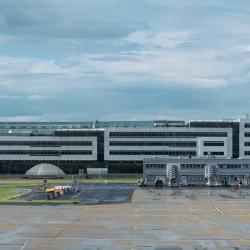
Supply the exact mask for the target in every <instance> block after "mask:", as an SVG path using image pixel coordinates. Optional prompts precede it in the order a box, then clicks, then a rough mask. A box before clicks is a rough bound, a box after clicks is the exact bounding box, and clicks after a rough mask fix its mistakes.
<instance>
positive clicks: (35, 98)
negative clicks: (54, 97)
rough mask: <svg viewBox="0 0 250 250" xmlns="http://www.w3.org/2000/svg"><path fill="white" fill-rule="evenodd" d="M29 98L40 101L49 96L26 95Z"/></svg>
mask: <svg viewBox="0 0 250 250" xmlns="http://www.w3.org/2000/svg"><path fill="white" fill-rule="evenodd" d="M27 98H28V99H29V100H33V101H40V100H46V99H48V98H49V96H44V95H30V96H28V97H27Z"/></svg>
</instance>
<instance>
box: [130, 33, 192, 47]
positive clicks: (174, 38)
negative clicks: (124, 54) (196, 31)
mask: <svg viewBox="0 0 250 250" xmlns="http://www.w3.org/2000/svg"><path fill="white" fill-rule="evenodd" d="M190 39H191V34H190V33H189V32H188V31H168V32H159V33H151V32H141V31H138V32H134V33H131V34H130V35H129V36H128V38H127V40H128V41H129V42H132V43H138V44H140V45H144V46H156V47H160V48H175V47H177V46H179V45H181V44H184V43H186V42H188V41H189V40H190Z"/></svg>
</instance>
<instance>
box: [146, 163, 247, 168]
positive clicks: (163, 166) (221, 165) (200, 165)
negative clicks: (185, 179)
mask: <svg viewBox="0 0 250 250" xmlns="http://www.w3.org/2000/svg"><path fill="white" fill-rule="evenodd" d="M205 165H206V164H181V165H180V166H181V168H185V169H188V168H192V169H193V168H205ZM218 167H219V168H250V165H248V164H218ZM146 168H166V164H146Z"/></svg>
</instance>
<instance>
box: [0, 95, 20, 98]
mask: <svg viewBox="0 0 250 250" xmlns="http://www.w3.org/2000/svg"><path fill="white" fill-rule="evenodd" d="M20 98H22V97H21V96H16V95H0V99H20Z"/></svg>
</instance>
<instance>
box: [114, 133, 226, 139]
mask: <svg viewBox="0 0 250 250" xmlns="http://www.w3.org/2000/svg"><path fill="white" fill-rule="evenodd" d="M109 136H110V137H118V138H119V137H227V133H226V132H110V133H109Z"/></svg>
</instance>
